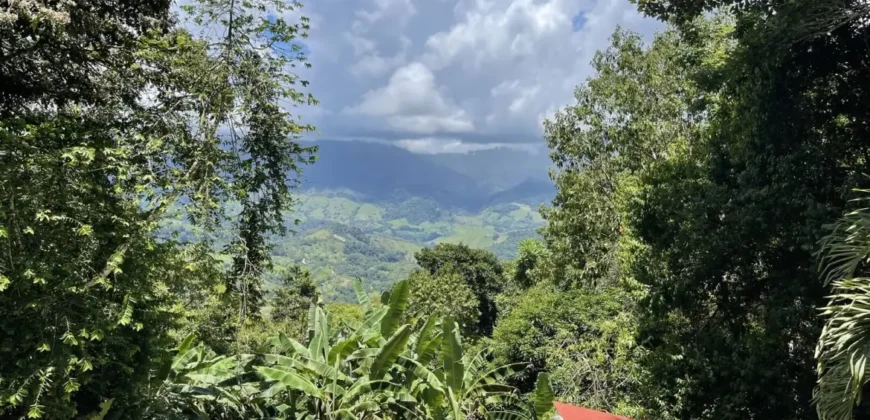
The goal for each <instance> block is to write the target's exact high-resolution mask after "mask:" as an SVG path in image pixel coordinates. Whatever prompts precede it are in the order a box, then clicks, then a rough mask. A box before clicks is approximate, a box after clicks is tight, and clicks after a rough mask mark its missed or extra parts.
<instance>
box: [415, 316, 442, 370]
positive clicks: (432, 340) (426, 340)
mask: <svg viewBox="0 0 870 420" xmlns="http://www.w3.org/2000/svg"><path fill="white" fill-rule="evenodd" d="M437 322H438V318H437V317H435V316H430V317H429V319H427V320H426V323H425V324H424V325H423V328H422V329H421V330H420V332H419V334H418V336H417V344H416V346H415V347H414V353H415V354H416V355H417V360H418V361H419V362H420V363H422V364H424V365H427V364H429V362H430V361H432V358H434V357H435V352H436V351H437V350H438V347H439V346H440V345H441V341H440V338H441V336H440V334H439V333H440V331H438V329H437V327H438V326H437Z"/></svg>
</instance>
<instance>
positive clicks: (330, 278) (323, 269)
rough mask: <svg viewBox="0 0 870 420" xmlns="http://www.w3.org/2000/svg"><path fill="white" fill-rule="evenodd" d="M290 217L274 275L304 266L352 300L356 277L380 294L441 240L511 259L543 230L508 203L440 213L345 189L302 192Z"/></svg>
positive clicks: (337, 296)
mask: <svg viewBox="0 0 870 420" xmlns="http://www.w3.org/2000/svg"><path fill="white" fill-rule="evenodd" d="M287 217H288V219H294V218H295V219H298V220H299V221H300V223H299V224H298V225H297V226H296V227H295V228H294V230H295V234H292V235H287V236H283V237H274V238H273V241H274V249H273V251H272V255H273V262H274V264H275V266H276V270H275V273H276V276H278V275H280V273H281V272H282V269H283V268H286V267H290V266H292V265H293V264H299V265H301V266H303V267H305V268H306V269H308V270H309V271H310V272H311V274H312V276H313V277H314V279H315V281H316V282H317V284H318V285H319V287H320V290H321V292H322V293H324V295H325V296H326V298H327V300H339V301H351V300H353V289H352V287H351V282H352V280H353V279H354V278H357V277H360V278H364V279H366V286H367V287H370V288H371V291H378V292H380V291H383V290H385V289H387V288H388V287H389V286H391V285H392V284H394V283H395V282H397V281H399V280H402V279H404V278H406V277H407V276H408V274H409V273H410V272H411V271H412V270H413V269H414V268H415V267H416V263H415V261H414V257H413V254H414V252H416V251H418V250H420V249H421V248H423V247H427V246H432V245H434V244H438V243H463V244H466V245H469V246H472V247H475V248H482V249H488V250H490V251H492V252H493V253H495V254H496V255H497V256H499V258H501V259H512V258H514V256H515V254H516V250H517V246H516V244H517V243H518V242H519V241H520V240H522V239H525V238H530V237H535V236H537V231H536V229H537V228H538V227H540V226H542V225H543V223H544V222H543V219H542V218H541V215H540V214H539V213H538V211H537V209H536V208H534V207H533V206H531V205H529V204H521V203H503V204H497V205H492V206H489V207H485V208H483V209H481V210H479V211H477V212H472V211H466V210H461V209H456V208H443V207H442V206H440V205H439V204H438V203H436V202H434V201H432V200H428V199H423V198H419V197H415V198H410V199H407V200H404V201H402V202H398V203H396V202H384V203H371V202H365V201H363V199H361V198H360V197H359V196H357V195H355V194H354V193H352V192H348V191H340V192H336V191H309V192H306V193H303V194H299V196H298V202H297V205H296V207H295V209H294V212H293V213H290V214H288V215H287Z"/></svg>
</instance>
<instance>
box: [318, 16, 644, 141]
mask: <svg viewBox="0 0 870 420" xmlns="http://www.w3.org/2000/svg"><path fill="white" fill-rule="evenodd" d="M303 12H304V13H306V14H313V15H315V16H317V18H318V19H317V21H318V25H317V27H316V28H314V29H313V30H312V34H311V38H310V39H309V41H306V42H307V43H308V44H309V46H310V47H311V58H312V62H313V65H314V67H313V69H312V70H311V73H310V76H309V77H308V79H309V80H310V81H311V90H312V91H313V92H314V94H315V96H317V97H318V98H319V99H321V101H322V103H323V104H324V105H323V106H324V107H326V108H328V109H332V110H344V112H333V113H331V114H330V113H328V112H327V113H325V115H326V116H325V117H323V118H320V119H319V120H317V121H314V124H315V125H317V126H318V129H320V130H321V131H322V133H323V137H325V138H331V137H336V136H345V137H354V136H355V137H364V136H369V137H385V138H386V139H387V140H389V141H392V140H395V139H400V138H404V139H418V138H419V137H423V138H438V139H444V138H448V139H456V140H459V141H461V142H462V144H475V143H480V144H497V143H536V144H539V145H540V144H541V139H540V136H541V130H542V124H541V123H542V121H543V120H544V119H546V118H548V117H550V116H552V115H553V113H554V112H555V110H557V109H559V108H561V107H563V106H565V105H568V104H570V103H572V102H573V101H574V99H573V92H574V88H575V86H577V85H578V84H580V83H582V82H583V81H584V80H585V79H586V77H588V76H589V75H591V74H592V68H591V65H590V62H591V61H592V58H593V56H594V54H595V51H596V50H599V49H603V48H605V47H607V46H608V45H609V37H610V35H611V34H612V33H613V31H614V30H615V29H616V27H617V26H618V25H619V26H622V27H623V28H625V29H628V30H634V31H638V32H640V33H641V34H642V35H643V36H644V37H645V38H646V39H651V35H652V33H653V31H654V30H656V29H659V28H660V27H661V24H660V23H658V22H656V21H654V20H652V19H647V18H644V17H643V16H642V15H640V14H639V13H638V12H637V11H636V8H635V6H634V5H632V4H631V3H630V2H629V0H439V1H431V0H427V1H421V0H362V1H358V2H351V3H348V2H343V1H340V0H320V1H318V2H312V3H308V4H306V8H305V9H304V10H303ZM505 139H509V140H505ZM463 147H469V146H463ZM433 150H434V149H433ZM438 150H444V148H441V149H438Z"/></svg>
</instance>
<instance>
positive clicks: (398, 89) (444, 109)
mask: <svg viewBox="0 0 870 420" xmlns="http://www.w3.org/2000/svg"><path fill="white" fill-rule="evenodd" d="M349 111H350V112H351V113H358V114H361V115H365V116H369V117H387V118H386V121H387V123H388V124H389V125H390V127H391V128H393V129H394V130H398V131H408V132H412V133H422V134H432V133H438V132H448V133H457V132H468V131H471V130H473V129H474V124H473V123H472V121H471V119H470V118H469V117H468V115H467V114H466V113H465V111H463V110H462V109H460V108H458V107H457V106H456V105H455V104H453V103H452V102H450V101H449V100H447V99H446V98H445V97H444V96H443V95H442V93H441V92H440V91H439V90H438V87H437V86H436V84H435V76H434V75H433V74H432V72H431V71H430V70H429V68H428V67H426V66H425V65H423V64H422V63H420V62H413V63H410V64H408V65H405V66H403V67H400V68H399V69H397V70H396V71H395V72H394V73H393V75H392V76H391V77H390V80H389V82H388V83H387V85H386V86H384V87H382V88H379V89H373V90H370V91H368V92H366V93H365V94H364V95H363V99H362V102H361V103H360V104H359V105H357V106H356V107H354V108H351V109H350V110H349Z"/></svg>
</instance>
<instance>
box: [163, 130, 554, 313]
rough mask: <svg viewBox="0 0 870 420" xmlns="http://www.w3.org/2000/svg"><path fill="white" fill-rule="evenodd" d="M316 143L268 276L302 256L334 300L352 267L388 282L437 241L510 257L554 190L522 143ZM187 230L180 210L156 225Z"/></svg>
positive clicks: (180, 232) (185, 236) (380, 283)
mask: <svg viewBox="0 0 870 420" xmlns="http://www.w3.org/2000/svg"><path fill="white" fill-rule="evenodd" d="M317 144H318V146H319V151H318V155H319V159H318V161H317V162H316V163H315V164H313V165H309V166H307V167H305V168H304V172H303V174H302V177H301V179H300V181H301V182H302V184H301V189H300V191H298V192H297V193H296V199H297V200H296V201H297V202H296V205H295V206H294V207H293V210H291V211H288V212H287V213H286V215H285V217H286V220H287V224H288V225H290V226H293V228H292V229H293V233H292V234H289V235H284V236H274V237H272V238H270V240H269V242H270V244H271V246H272V252H271V254H272V261H273V263H274V270H273V271H272V272H271V274H270V276H269V280H270V283H273V284H274V282H277V280H278V277H279V276H280V275H281V273H282V272H283V271H284V270H286V269H287V268H288V267H290V266H292V265H297V264H298V265H302V266H303V267H304V268H306V269H307V270H308V271H309V272H311V274H312V276H313V278H314V279H315V281H316V282H317V284H318V287H319V288H320V290H321V291H322V292H323V293H324V295H325V297H326V299H328V300H331V301H352V300H353V288H352V281H353V279H354V278H357V277H360V278H363V279H365V285H366V287H367V288H369V289H370V290H371V291H383V290H386V289H387V288H389V287H390V286H391V285H392V284H394V283H395V282H396V281H398V280H401V279H404V278H406V277H407V275H408V274H409V273H410V272H411V271H412V270H414V269H415V267H416V262H415V260H414V253H415V252H416V251H418V250H420V249H422V248H424V247H430V246H433V245H435V244H438V243H442V242H448V243H464V244H466V245H468V246H471V247H475V248H481V249H487V250H489V251H491V252H493V253H494V254H495V255H496V256H498V257H499V258H501V259H512V258H514V257H515V255H516V250H517V244H518V242H519V241H521V240H523V239H526V238H533V237H537V235H538V233H537V230H538V229H539V228H540V227H541V226H543V224H544V220H543V218H542V217H541V215H540V214H539V213H538V208H539V207H540V205H541V204H546V203H549V201H550V200H551V199H552V197H553V194H554V192H555V190H554V188H553V185H552V183H551V182H550V181H549V180H547V167H548V162H549V161H548V160H545V159H543V158H544V157H542V156H535V155H530V154H528V153H525V152H521V151H514V150H502V149H493V150H483V151H479V152H477V153H474V154H468V155H425V154H415V153H411V152H409V151H407V150H405V149H401V148H399V147H395V146H391V145H385V144H377V143H364V142H349V141H318V142H317ZM524 159H527V160H528V161H524ZM234 207H237V206H234V205H230V207H229V208H228V210H229V211H230V213H233V212H236V211H238V209H236V208H234ZM295 221H299V224H298V225H297V224H294V222H295ZM194 232H195V229H193V228H192V227H191V226H190V224H189V223H188V222H187V220H186V219H185V218H184V217H182V216H181V215H179V216H178V217H175V218H171V219H167V220H165V221H164V222H163V226H162V229H161V231H160V232H159V235H160V236H164V235H170V234H174V235H176V237H177V238H179V239H180V240H183V241H184V240H190V239H192V238H193V237H194V235H195V233H194ZM220 248H221V247H218V249H220ZM270 287H274V286H270Z"/></svg>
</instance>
